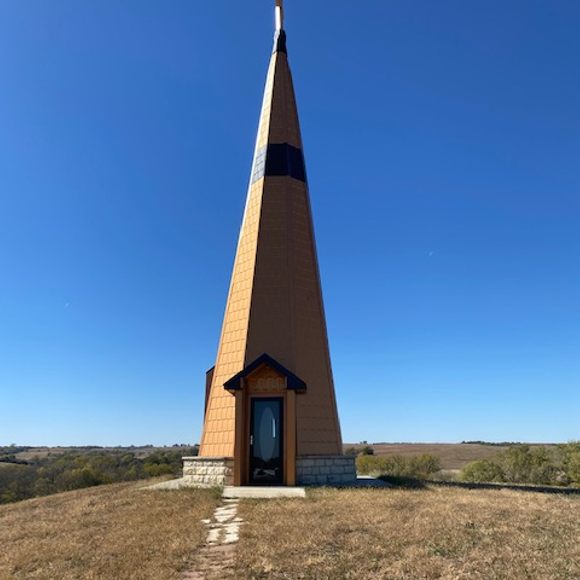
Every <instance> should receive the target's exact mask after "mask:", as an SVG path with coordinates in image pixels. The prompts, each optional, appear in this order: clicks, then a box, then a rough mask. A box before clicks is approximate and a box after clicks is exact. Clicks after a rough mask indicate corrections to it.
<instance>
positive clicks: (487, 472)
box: [459, 459, 505, 483]
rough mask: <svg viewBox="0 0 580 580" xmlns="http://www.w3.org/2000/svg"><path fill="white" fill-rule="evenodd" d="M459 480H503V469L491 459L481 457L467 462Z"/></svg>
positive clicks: (475, 481) (478, 481) (476, 481)
mask: <svg viewBox="0 0 580 580" xmlns="http://www.w3.org/2000/svg"><path fill="white" fill-rule="evenodd" d="M459 479H460V480H461V481H469V482H472V483H482V482H486V481H487V482H490V481H505V479H504V473H503V469H502V468H501V467H500V466H499V465H498V464H497V463H494V462H493V461H489V460H488V459H481V460H479V461H472V462H471V463H468V464H467V465H466V466H465V467H464V468H463V469H462V470H461V473H460V475H459Z"/></svg>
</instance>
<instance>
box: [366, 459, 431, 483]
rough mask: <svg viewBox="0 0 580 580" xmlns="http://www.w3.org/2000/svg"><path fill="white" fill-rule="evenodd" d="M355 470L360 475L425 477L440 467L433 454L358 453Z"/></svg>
mask: <svg viewBox="0 0 580 580" xmlns="http://www.w3.org/2000/svg"><path fill="white" fill-rule="evenodd" d="M356 467H357V471H358V472H359V473H360V474H362V475H369V474H373V475H386V476H393V477H415V478H418V479H426V478H427V477H429V476H431V475H433V474H434V473H436V472H437V471H439V470H440V469H441V465H440V463H439V459H438V458H437V457H435V456H433V455H427V454H425V455H420V456H418V457H402V456H401V455H387V456H376V455H359V456H358V457H357V459H356Z"/></svg>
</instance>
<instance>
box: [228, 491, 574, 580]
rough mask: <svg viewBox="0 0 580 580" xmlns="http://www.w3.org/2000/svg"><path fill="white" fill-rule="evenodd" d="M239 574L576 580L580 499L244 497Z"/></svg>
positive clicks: (336, 494) (410, 494)
mask: <svg viewBox="0 0 580 580" xmlns="http://www.w3.org/2000/svg"><path fill="white" fill-rule="evenodd" d="M241 515H242V517H243V518H244V519H245V520H246V522H247V523H246V524H245V526H244V527H243V529H242V537H241V542H240V544H239V547H238V550H237V556H236V578H273V579H275V578H292V579H294V578H317V579H325V578H328V579H331V578H332V579H335V578H361V579H368V578H384V579H389V578H393V579H394V578H408V579H418V578H448V579H451V578H454V579H456V578H461V579H463V578H470V579H475V578H485V579H500V578H502V579H510V580H517V579H521V578H527V579H538V580H540V579H541V580H549V579H562V580H571V579H572V578H580V542H579V540H580V498H577V497H558V496H549V495H542V494H532V493H525V492H514V491H480V490H477V491H468V490H458V489H447V488H442V489H440V488H437V489H431V488H429V489H423V490H415V491H413V490H394V489H379V490H377V489H366V490H365V489H359V490H316V491H311V492H310V493H309V494H308V499H307V500H306V501H304V500H286V501H270V502H264V501H262V502H246V503H243V504H242V509H241Z"/></svg>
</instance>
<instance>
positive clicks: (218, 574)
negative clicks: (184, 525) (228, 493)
mask: <svg viewBox="0 0 580 580" xmlns="http://www.w3.org/2000/svg"><path fill="white" fill-rule="evenodd" d="M238 504H239V501H238V500H237V499H224V500H223V504H221V505H219V506H218V507H217V508H216V509H215V511H214V513H213V517H212V518H211V519H205V520H201V521H202V523H204V524H205V525H206V526H207V528H208V531H207V538H206V542H205V546H204V547H203V548H202V550H201V552H200V555H199V558H198V562H197V566H196V569H195V570H190V571H188V572H186V573H185V574H184V576H183V578H184V580H206V579H207V580H209V579H211V578H219V579H220V580H221V579H222V578H228V577H231V576H232V574H233V564H234V556H235V545H236V544H237V542H238V540H239V539H240V526H241V525H242V524H243V523H244V521H243V520H242V518H239V517H238Z"/></svg>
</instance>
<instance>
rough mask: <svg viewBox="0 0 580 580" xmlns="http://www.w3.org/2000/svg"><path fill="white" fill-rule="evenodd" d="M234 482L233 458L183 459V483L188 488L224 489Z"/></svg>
mask: <svg viewBox="0 0 580 580" xmlns="http://www.w3.org/2000/svg"><path fill="white" fill-rule="evenodd" d="M233 482H234V459H233V457H184V458H183V483H184V485H186V486H188V487H189V486H191V487H224V486H226V485H233Z"/></svg>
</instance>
